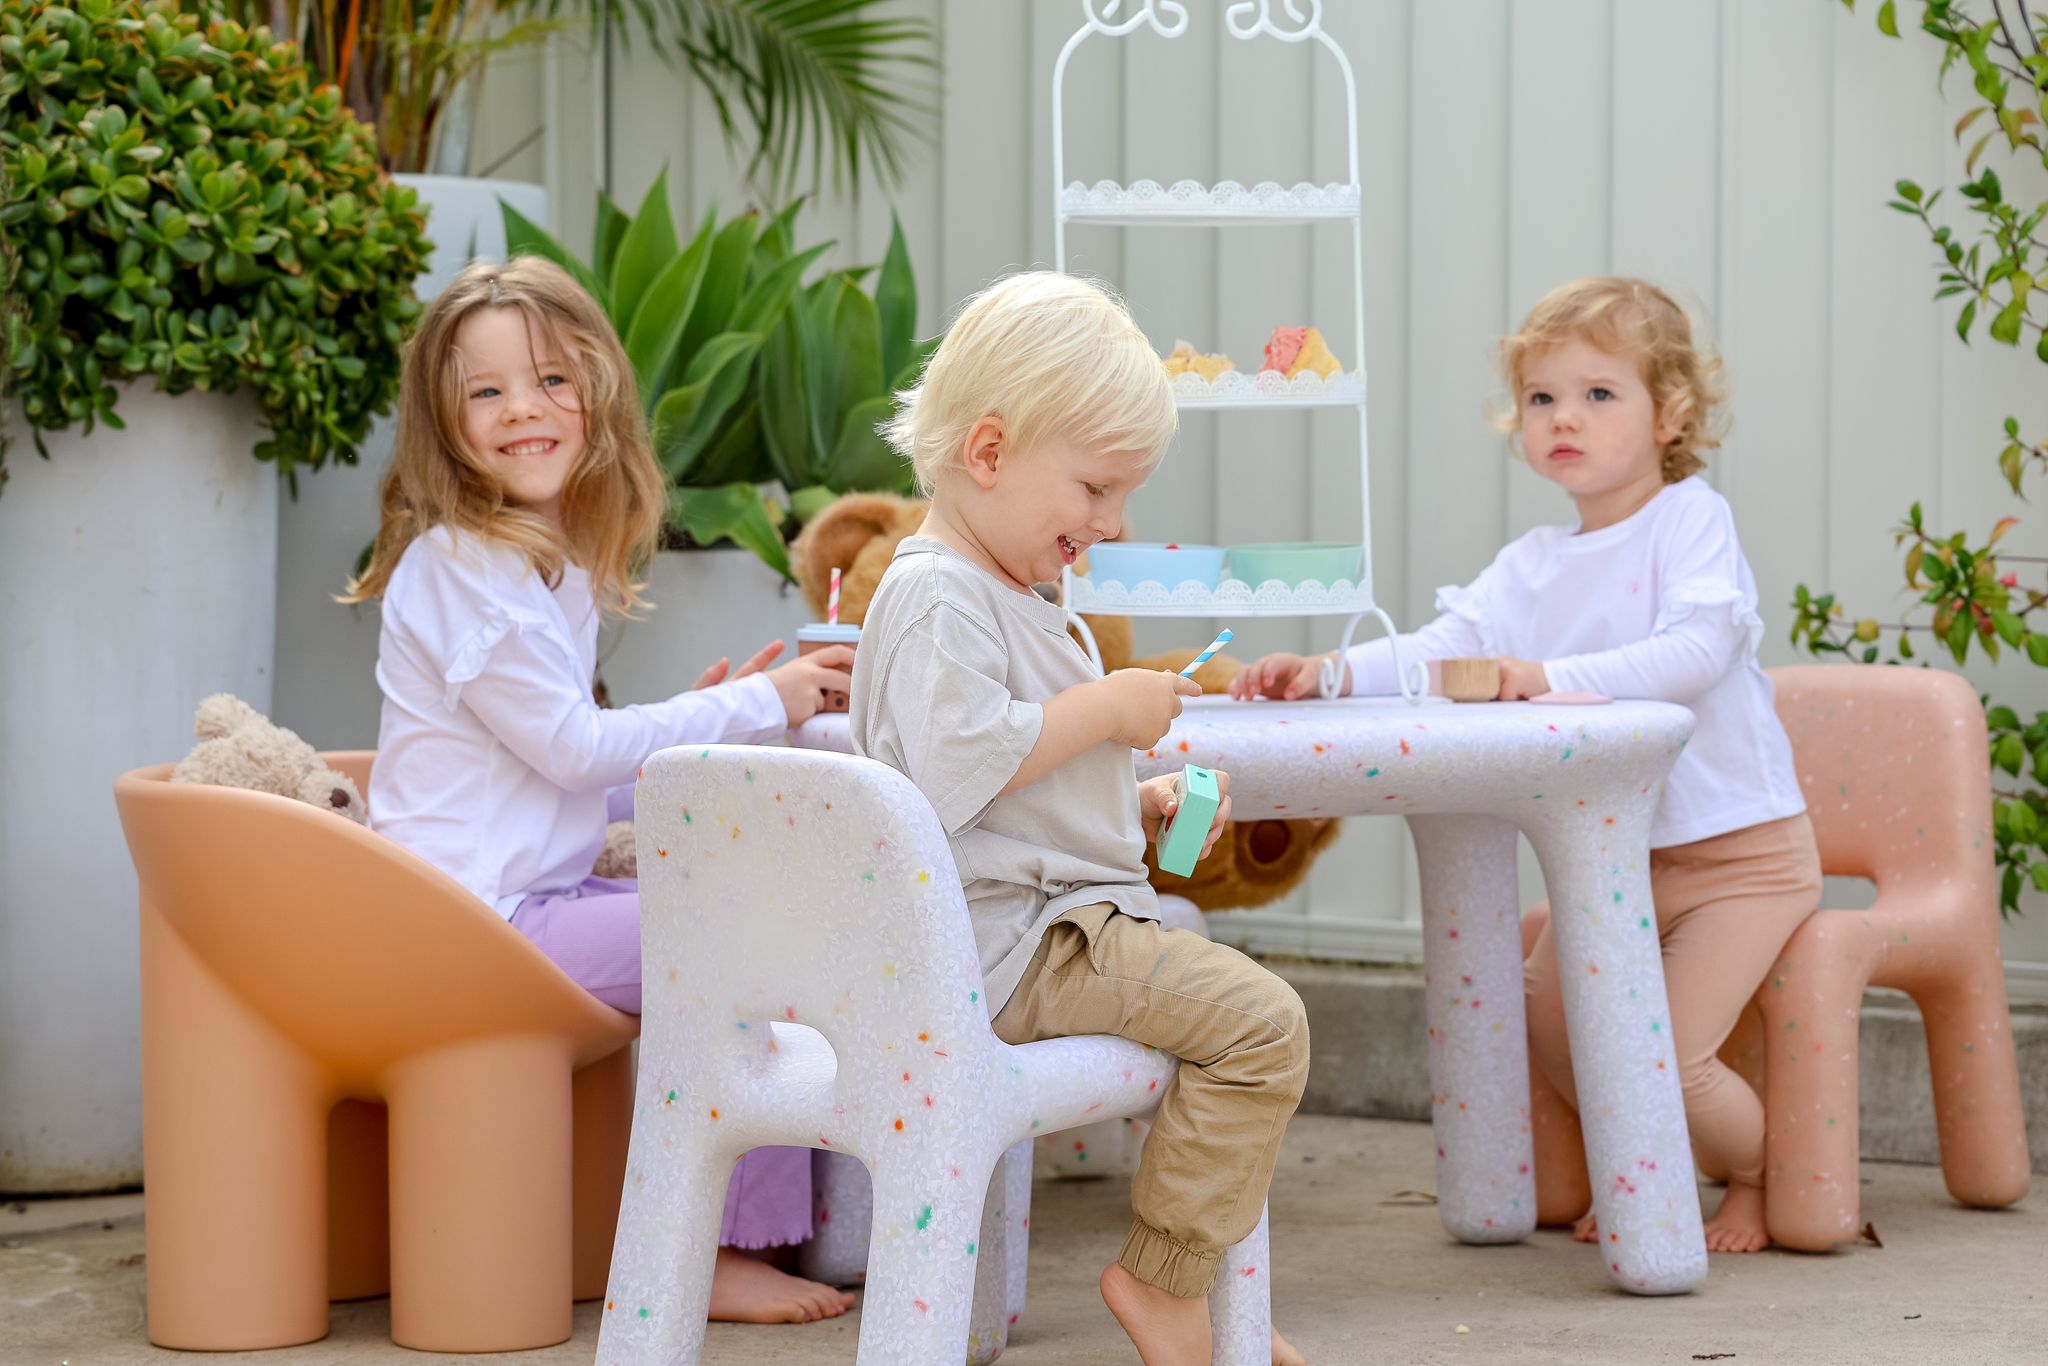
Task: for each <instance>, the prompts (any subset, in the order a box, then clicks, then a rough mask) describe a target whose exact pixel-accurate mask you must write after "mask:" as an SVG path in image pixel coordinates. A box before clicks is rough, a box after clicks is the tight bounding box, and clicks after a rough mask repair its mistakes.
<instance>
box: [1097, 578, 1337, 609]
mask: <svg viewBox="0 0 2048 1366" xmlns="http://www.w3.org/2000/svg"><path fill="white" fill-rule="evenodd" d="M1067 591H1068V594H1069V596H1068V599H1067V605H1068V607H1069V608H1070V609H1071V610H1073V611H1075V612H1087V613H1090V614H1093V615H1105V616H1120V617H1217V616H1230V617H1322V616H1355V615H1356V614H1358V613H1360V612H1365V611H1370V610H1371V609H1372V605H1373V603H1372V591H1371V588H1370V586H1369V585H1366V584H1355V583H1351V582H1349V581H1348V580H1345V579H1339V580H1337V581H1336V582H1335V583H1332V584H1329V585H1328V586H1325V585H1323V584H1321V583H1318V582H1316V581H1315V580H1314V579H1304V580H1303V581H1302V582H1300V583H1298V584H1287V583H1283V582H1281V581H1280V580H1279V579H1268V580H1267V581H1266V582H1264V583H1262V584H1259V585H1258V586H1257V587H1253V586H1252V585H1251V584H1248V583H1245V582H1243V581H1242V580H1239V579H1226V580H1224V581H1223V582H1222V583H1218V584H1206V583H1203V582H1201V581H1200V580H1199V579H1189V580H1187V581H1186V582H1184V583H1182V584H1180V585H1178V586H1177V587H1172V588H1169V587H1168V586H1167V585H1165V584H1163V583H1160V582H1158V581H1157V580H1147V581H1146V582H1144V583H1138V584H1128V585H1127V584H1122V583H1101V584H1098V583H1096V582H1095V581H1094V580H1093V579H1091V578H1089V577H1088V576H1087V575H1086V574H1075V575H1072V576H1070V578H1069V579H1068V586H1067Z"/></svg>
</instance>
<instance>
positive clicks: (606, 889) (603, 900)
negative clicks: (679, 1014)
mask: <svg viewBox="0 0 2048 1366" xmlns="http://www.w3.org/2000/svg"><path fill="white" fill-rule="evenodd" d="M512 928H513V929H515V930H518V931H519V932H520V933H521V934H523V935H525V936H526V937H527V938H528V939H529V940H531V941H532V942H533V945H534V947H535V948H538V949H539V950H540V951H541V952H542V953H544V954H546V955H547V956H548V958H549V959H550V960H551V961H552V962H553V963H554V964H555V966H556V967H558V968H560V969H561V970H562V971H564V972H566V973H568V974H569V976H570V977H571V978H572V979H574V980H575V982H576V984H577V985H579V986H581V987H582V988H583V989H584V990H585V991H587V992H589V993H590V994H591V995H592V996H595V997H596V998H597V999H598V1000H600V1001H603V1002H604V1003H605V1004H606V1005H608V1006H610V1007H611V1008H612V1009H614V1010H623V1011H625V1012H626V1013H627V1014H629V1015H638V1014H639V1013H640V886H639V884H638V883H637V882H634V881H631V880H630V879H622V878H601V877H593V878H586V879H585V880H584V882H583V884H582V885H581V886H579V887H575V888H573V889H571V890H569V891H567V892H549V893H544V894H537V895H534V896H530V897H528V898H526V900H524V901H522V902H520V903H519V909H518V910H516V911H514V912H513V913H512ZM810 1236H811V1151H810V1149H808V1148H756V1149H754V1150H753V1151H752V1152H750V1153H748V1154H746V1155H745V1156H744V1157H742V1158H740V1160H739V1163H738V1165H736V1166H735V1167H734V1168H733V1172H732V1181H731V1183H730V1184H729V1185H728V1186H727V1187H726V1189H725V1226H724V1228H723V1229H722V1230H721V1231H720V1232H719V1235H718V1241H719V1242H720V1243H722V1244H724V1245H725V1246H727V1247H745V1248H762V1247H780V1246H782V1245H783V1244H785V1243H800V1242H802V1241H804V1239H806V1238H808V1237H810Z"/></svg>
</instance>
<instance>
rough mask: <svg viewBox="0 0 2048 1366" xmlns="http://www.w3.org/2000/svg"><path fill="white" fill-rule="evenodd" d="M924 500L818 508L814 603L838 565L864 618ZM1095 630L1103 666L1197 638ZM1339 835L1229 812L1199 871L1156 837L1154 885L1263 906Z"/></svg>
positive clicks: (801, 551) (1218, 686) (1308, 824)
mask: <svg viewBox="0 0 2048 1366" xmlns="http://www.w3.org/2000/svg"><path fill="white" fill-rule="evenodd" d="M925 508H926V505H925V504H924V503H923V502H922V501H921V500H917V499H912V498H899V497H897V496H896V495H894V494H888V493H852V494H848V495H846V496H845V497H843V498H841V499H839V500H838V501H837V502H835V503H833V504H832V505H831V506H829V507H827V508H826V509H825V510H824V511H823V512H821V513H819V514H818V515H817V516H816V517H813V518H812V519H811V521H810V524H809V525H807V526H806V527H805V528H804V530H803V534H802V535H800V536H798V537H797V539H796V542H795V544H793V545H791V546H790V556H789V558H790V568H791V569H792V570H793V571H795V573H796V579H797V584H798V586H799V587H800V588H802V589H803V593H804V597H805V598H806V599H807V600H808V601H809V602H810V604H811V607H812V610H814V611H816V612H817V613H818V614H819V616H820V617H822V616H823V615H824V612H825V597H826V594H827V592H828V591H829V589H830V584H831V579H832V569H833V567H834V566H835V565H836V566H838V568H839V571H840V573H839V620H840V621H841V622H842V623H844V624H846V625H849V626H858V625H860V623H861V620H862V618H863V617H865V616H866V615H867V609H868V601H869V599H871V598H873V597H874V595H875V588H876V586H877V585H879V584H880V583H881V581H882V574H883V573H884V571H886V570H887V569H888V568H889V561H890V560H891V559H892V558H894V556H895V554H896V546H897V543H898V542H900V541H901V540H902V539H903V538H904V537H906V536H908V535H910V534H911V533H912V532H914V531H916V530H917V528H918V526H919V524H920V523H922V522H923V521H924V515H925ZM1083 620H1085V621H1086V622H1087V623H1088V629H1089V630H1090V631H1091V632H1092V633H1093V634H1094V636H1095V645H1096V649H1097V650H1098V651H1100V652H1101V655H1102V667H1103V668H1104V669H1105V670H1113V669H1123V668H1140V669H1172V670H1176V671H1177V670H1179V669H1182V668H1184V667H1186V665H1187V662H1188V661H1189V660H1191V659H1193V658H1194V657H1195V655H1196V654H1197V653H1198V650H1197V649H1194V648H1182V649H1177V650H1168V651H1166V652H1165V653H1163V654H1156V655H1148V656H1147V657H1145V658H1144V659H1133V658H1132V657H1131V648H1132V645H1131V640H1132V636H1131V619H1130V618H1129V617H1085V618H1083ZM1240 667H1241V665H1240V664H1239V662H1238V661H1237V660H1234V659H1232V658H1231V657H1230V656H1228V655H1217V656H1216V657H1215V658H1214V659H1212V660H1210V661H1209V662H1208V663H1207V664H1205V665H1203V666H1202V667H1201V668H1200V669H1197V670H1196V671H1195V681H1196V682H1197V683H1200V684H1201V685H1202V691H1203V692H1210V693H1220V692H1225V691H1227V690H1228V689H1229V687H1230V680H1231V679H1233V678H1235V677H1236V676H1237V671H1238V669H1239V668H1240ZM1336 837H1337V822H1336V821H1335V820H1333V819H1329V818H1323V819H1316V820H1298V821H1271V820H1268V821H1232V822H1231V823H1230V826H1229V829H1228V830H1227V831H1226V832H1225V835H1224V838H1222V839H1219V840H1217V841H1216V848H1215V849H1214V850H1212V851H1211V852H1210V854H1209V857H1207V858H1205V859H1203V860H1202V861H1201V862H1200V863H1198V864H1196V865H1195V874H1194V876H1193V877H1176V876H1174V875H1173V874H1172V873H1163V872H1161V871H1160V870H1159V867H1158V865H1157V864H1156V863H1155V862H1154V855H1153V851H1152V849H1151V848H1150V846H1147V848H1146V850H1145V866H1146V867H1147V868H1149V869H1150V870H1151V873H1152V885H1153V886H1154V887H1156V888H1158V889H1159V890H1160V891H1162V892H1172V893H1175V894H1176V895H1179V896H1184V897H1186V898H1187V899H1188V900H1190V901H1192V902H1194V903H1195V904H1196V905H1197V906H1200V907H1201V908H1202V909H1203V910H1205V911H1225V910H1239V909H1247V908H1250V907H1253V906H1264V905H1266V904H1268V903H1269V902H1273V901H1277V900H1279V899H1280V898H1281V897H1283V896H1285V895H1287V893H1289V892H1291V891H1293V890H1294V889H1295V888H1296V887H1297V886H1299V885H1300V884H1301V880H1302V879H1303V878H1305V877H1307V876H1308V870H1309V867H1310V865H1312V864H1313V863H1314V862H1315V861H1316V856H1317V854H1319V853H1320V852H1321V851H1322V849H1323V847H1324V846H1325V845H1327V844H1328V843H1329V842H1330V841H1331V840H1333V839H1335V838H1336Z"/></svg>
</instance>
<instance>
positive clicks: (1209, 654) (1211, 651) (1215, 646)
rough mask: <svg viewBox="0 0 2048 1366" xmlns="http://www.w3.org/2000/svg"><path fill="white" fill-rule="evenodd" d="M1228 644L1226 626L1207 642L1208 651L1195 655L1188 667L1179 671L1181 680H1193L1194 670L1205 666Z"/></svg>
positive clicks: (1228, 631)
mask: <svg viewBox="0 0 2048 1366" xmlns="http://www.w3.org/2000/svg"><path fill="white" fill-rule="evenodd" d="M1229 643H1230V628H1229V627H1228V626H1226V627H1224V628H1223V630H1222V631H1220V632H1219V633H1218V634H1217V636H1216V639H1214V640H1212V641H1210V642H1209V648H1208V649H1206V650H1204V651H1202V653H1200V654H1198V655H1196V656H1195V657H1194V658H1193V659H1191V660H1189V661H1188V666H1187V667H1186V668H1185V669H1182V670H1181V671H1180V676H1181V677H1182V678H1193V677H1194V675H1195V670H1197V669H1199V668H1201V667H1202V666H1203V665H1204V664H1207V663H1208V662H1209V661H1210V660H1211V659H1213V658H1215V655H1216V652H1217V651H1218V650H1220V649H1222V648H1223V647H1224V646H1226V645H1228V644H1229Z"/></svg>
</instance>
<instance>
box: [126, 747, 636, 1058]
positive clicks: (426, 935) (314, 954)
mask: <svg viewBox="0 0 2048 1366" xmlns="http://www.w3.org/2000/svg"><path fill="white" fill-rule="evenodd" d="M351 757H352V756H349V755H338V756H329V762H333V761H334V760H335V759H337V758H339V759H342V760H344V761H346V760H348V759H350V758H351ZM337 766H339V765H337ZM170 769H171V766H170V765H168V764H161V765H158V766H156V767H154V768H147V769H139V770H137V771H135V772H133V773H128V774H125V775H123V776H122V777H121V778H120V779H119V780H117V781H116V783H115V785H114V797H115V802H116V804H117V805H118V806H119V808H120V813H121V825H122V829H123V832H124V833H125V834H126V836H127V839H128V848H129V852H130V854H131V856H132V857H133V859H134V861H135V871H136V874H137V877H138V879H139V882H140V886H141V897H142V901H143V903H144V905H145V906H146V907H147V908H150V909H151V910H153V911H154V912H155V913H157V914H159V915H161V916H162V917H163V919H164V920H165V922H167V923H168V925H169V926H170V928H171V929H172V930H173V931H174V932H175V933H176V934H178V935H179V936H180V937H181V938H182V939H184V940H185V941H186V942H187V943H188V944H189V945H190V946H191V948H192V949H193V951H194V952H195V953H196V955H197V956H198V957H199V959H200V960H201V961H202V962H204V963H205V964H206V965H207V966H208V968H209V969H211V970H212V971H213V972H214V973H215V974H216V975H217V976H218V977H219V978H221V979H222V981H224V982H225V983H226V984H227V985H228V986H229V987H230V988H231V989H232V990H233V991H234V992H235V993H236V994H237V995H238V996H239V997H241V998H242V999H243V1000H244V1001H245V1002H247V1003H248V1004H249V1005H250V1006H251V1007H252V1008H254V1009H255V1010H256V1011H257V1012H258V1013H260V1014H261V1015H263V1016H264V1017H265V1018H266V1019H269V1020H270V1021H271V1022H272V1023H273V1024H275V1025H276V1026H277V1027H278V1028H279V1029H280V1030H282V1031H284V1032H285V1033H286V1034H288V1035H290V1036H292V1037H294V1038H296V1039H297V1040H298V1041H299V1042H300V1044H301V1045H302V1046H303V1047H305V1048H307V1049H308V1051H310V1052H312V1053H313V1054H315V1055H316V1056H319V1057H321V1058H323V1059H325V1060H327V1061H328V1062H330V1063H331V1064H333V1065H334V1066H335V1067H337V1068H338V1069H340V1070H341V1071H343V1072H350V1071H351V1070H364V1069H367V1070H374V1069H375V1068H377V1067H379V1066H381V1065H382V1064H383V1063H384V1062H386V1061H388V1060H390V1059H391V1058H394V1057H401V1056H404V1055H406V1054H407V1053H410V1052H412V1051H416V1050H418V1049H419V1048H421V1047H422V1046H425V1045H426V1044H428V1043H430V1042H432V1041H434V1040H436V1039H440V1040H447V1041H453V1040H458V1039H465V1038H474V1037H480V1036H486V1035H492V1034H501V1033H509V1032H518V1031H521V1030H531V1031H535V1032H540V1031H545V1032H550V1033H560V1034H563V1035H565V1036H569V1037H576V1038H587V1039H588V1040H590V1041H591V1048H592V1049H593V1050H595V1049H598V1048H600V1047H602V1050H603V1051H604V1052H609V1051H611V1049H614V1048H616V1047H617V1044H618V1042H620V1041H622V1039H623V1038H630V1037H631V1033H632V1029H631V1025H632V1022H631V1019H630V1017H627V1016H622V1015H620V1014H618V1013H617V1012H615V1011H613V1010H611V1009H610V1008H609V1007H607V1006H605V1005H603V1004H601V1003H600V1002H598V1001H597V1000H596V999H595V998H593V997H591V996H590V995H589V994H587V993H586V992H584V991H583V989H582V988H580V987H578V986H577V985H576V984H575V983H574V982H573V981H571V980H570V979H569V977H568V976H567V975H566V974H564V973H563V972H562V971H561V970H560V969H558V968H556V967H555V966H554V964H552V963H550V962H549V961H548V960H547V958H546V957H545V956H544V955H542V954H541V952H540V951H539V950H538V949H536V948H534V946H533V945H532V944H530V943H529V942H527V940H526V939H525V937H524V936H522V935H521V934H520V933H519V932H518V931H517V930H515V929H513V928H512V927H511V926H510V925H508V924H506V923H505V921H504V920H503V918H501V917H500V916H499V915H497V914H496V913H495V912H494V911H493V910H492V909H491V908H490V907H488V906H486V905H484V904H483V903H482V902H480V901H478V900H477V899H476V897H475V896H474V895H472V894H471V893H470V892H469V891H467V890H466V889H465V888H463V887H462V886H461V885H460V884H458V883H456V882H455V881H454V880H453V879H452V878H450V877H448V876H447V875H446V874H445V873H443V872H441V871H440V870H439V869H437V868H435V867H433V866H432V865H431V864H429V863H427V862H426V861H425V860H423V859H421V858H419V857H418V856H416V855H414V854H412V853H411V852H409V851H407V850H406V849H404V848H402V847H401V846H399V845H397V844H394V843H393V842H392V841H390V840H388V839H386V838H384V837H383V836H381V835H378V834H374V833H372V832H371V831H369V830H367V829H365V828H363V827H362V826H360V825H357V824H356V823H355V822H353V821H350V820H347V819H345V818H343V817H341V816H338V815H335V814H334V813H332V812H330V811H324V810H321V809H318V808H316V807H312V806H309V805H307V804H305V803H304V802H298V801H293V800H291V799H289V798H285V797H275V796H271V795H269V794H268V793H262V792H245V791H241V790H239V789H235V788H226V787H214V786H210V785H207V784H202V783H173V782H170V781H169V777H170ZM345 771H346V770H345ZM351 776H354V775H353V774H352V775H351ZM600 1055H601V1054H600V1053H599V1052H596V1051H592V1052H591V1056H600Z"/></svg>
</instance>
